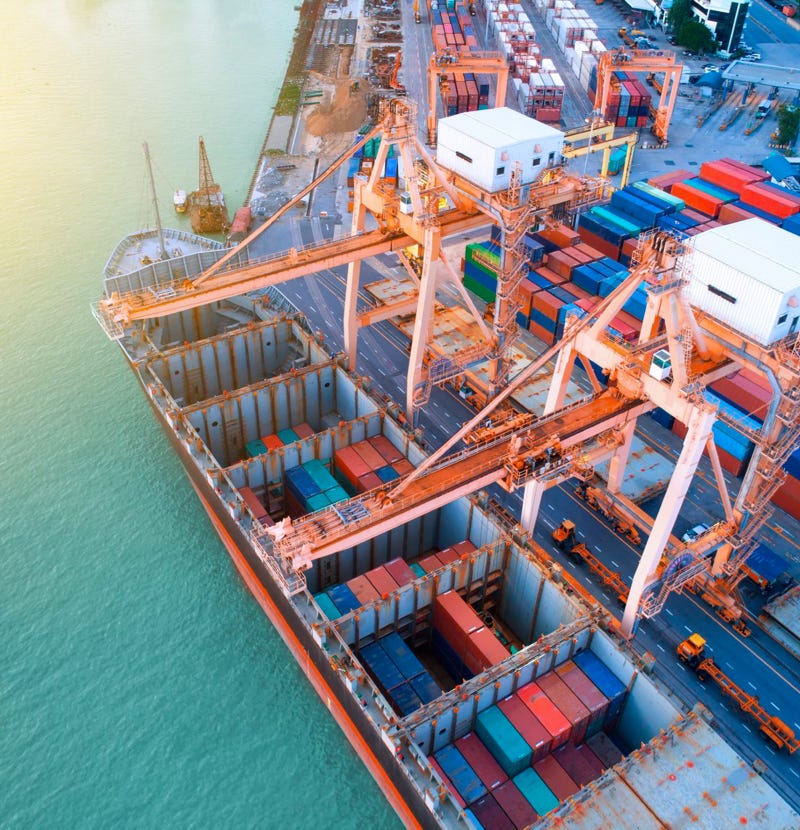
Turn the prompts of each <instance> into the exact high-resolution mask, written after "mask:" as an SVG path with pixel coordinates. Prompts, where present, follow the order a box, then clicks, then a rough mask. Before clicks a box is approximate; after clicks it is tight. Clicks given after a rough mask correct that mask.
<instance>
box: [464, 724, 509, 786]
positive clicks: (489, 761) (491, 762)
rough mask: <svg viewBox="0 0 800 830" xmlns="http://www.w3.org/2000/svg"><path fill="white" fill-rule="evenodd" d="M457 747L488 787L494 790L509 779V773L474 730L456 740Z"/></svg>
mask: <svg viewBox="0 0 800 830" xmlns="http://www.w3.org/2000/svg"><path fill="white" fill-rule="evenodd" d="M456 748H457V749H458V751H459V752H460V753H461V754H462V755H463V756H464V758H465V760H466V761H467V763H468V764H469V765H470V766H471V767H472V769H474V770H475V773H476V775H477V776H478V778H480V779H481V781H482V782H483V783H484V785H485V786H486V789H488V790H493V789H495V787H499V786H500V785H501V784H503V783H504V782H506V781H508V775H507V774H506V773H505V771H504V770H503V768H502V767H501V766H500V764H498V763H497V761H496V760H495V758H494V756H493V755H492V753H491V752H489V750H488V749H487V747H486V744H484V743H483V741H482V740H481V739H480V738H479V737H478V736H477V735H476V734H475V733H474V732H470V733H469V734H468V735H465V736H464V737H463V738H459V739H458V740H457V741H456Z"/></svg>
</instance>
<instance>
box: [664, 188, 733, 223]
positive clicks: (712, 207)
mask: <svg viewBox="0 0 800 830" xmlns="http://www.w3.org/2000/svg"><path fill="white" fill-rule="evenodd" d="M670 193H672V195H673V196H677V197H678V198H679V199H683V201H684V202H686V204H687V205H689V207H693V208H696V209H697V210H701V211H703V213H705V214H707V215H708V216H714V217H716V216H717V214H718V213H719V209H720V207H722V204H723V202H722V199H717V198H716V196H712V195H711V194H709V193H706V192H705V191H703V190H698V189H697V188H696V187H692V186H691V185H690V184H687V183H686V182H678V183H677V184H674V185H672V187H671V188H670Z"/></svg>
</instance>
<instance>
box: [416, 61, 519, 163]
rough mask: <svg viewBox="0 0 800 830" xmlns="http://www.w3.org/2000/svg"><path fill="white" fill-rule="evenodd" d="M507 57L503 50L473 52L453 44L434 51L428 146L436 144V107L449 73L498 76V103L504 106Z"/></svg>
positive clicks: (460, 75) (429, 96) (430, 87)
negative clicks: (457, 47) (443, 83)
mask: <svg viewBox="0 0 800 830" xmlns="http://www.w3.org/2000/svg"><path fill="white" fill-rule="evenodd" d="M508 72H509V68H508V60H507V59H506V57H505V55H504V54H503V53H502V52H472V51H470V50H469V49H464V50H459V49H456V48H455V47H450V48H448V49H445V50H441V51H439V52H434V53H433V54H432V55H431V58H430V61H429V62H428V145H429V146H431V147H435V146H436V109H437V107H438V104H439V98H440V95H439V93H440V92H441V87H442V82H443V79H444V78H445V77H446V76H447V75H454V76H455V77H456V78H463V77H464V76H465V75H468V74H471V73H477V74H481V75H496V76H497V90H496V92H495V106H496V107H503V106H505V103H506V91H507V89H508Z"/></svg>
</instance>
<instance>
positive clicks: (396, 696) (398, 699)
mask: <svg viewBox="0 0 800 830" xmlns="http://www.w3.org/2000/svg"><path fill="white" fill-rule="evenodd" d="M388 697H389V700H390V703H391V704H392V708H393V709H394V710H395V712H398V713H399V714H400V715H401V716H402V717H405V716H406V715H410V714H411V713H412V712H416V711H417V709H419V707H420V706H422V701H421V700H420V699H419V697H418V696H417V693H416V692H415V691H414V690H413V689H412V688H411V686H409V685H408V683H401V684H400V685H399V686H395V687H394V689H392V690H391V691H390V692H389V695H388Z"/></svg>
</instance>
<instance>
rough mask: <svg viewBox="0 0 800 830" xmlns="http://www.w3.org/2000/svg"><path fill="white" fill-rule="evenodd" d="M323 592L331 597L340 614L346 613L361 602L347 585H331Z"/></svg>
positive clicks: (357, 606) (353, 609) (354, 608)
mask: <svg viewBox="0 0 800 830" xmlns="http://www.w3.org/2000/svg"><path fill="white" fill-rule="evenodd" d="M325 593H326V594H327V595H328V596H329V597H330V598H331V600H332V601H333V604H334V605H335V606H336V608H337V609H338V611H339V614H340V615H341V614H348V613H349V612H350V611H355V610H356V609H357V608H360V607H361V603H360V602H359V601H358V600H357V599H356V596H355V594H354V593H353V592H352V591H351V590H350V589H349V588H348V587H347V585H333V586H332V587H330V588H327V589H326V590H325Z"/></svg>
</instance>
